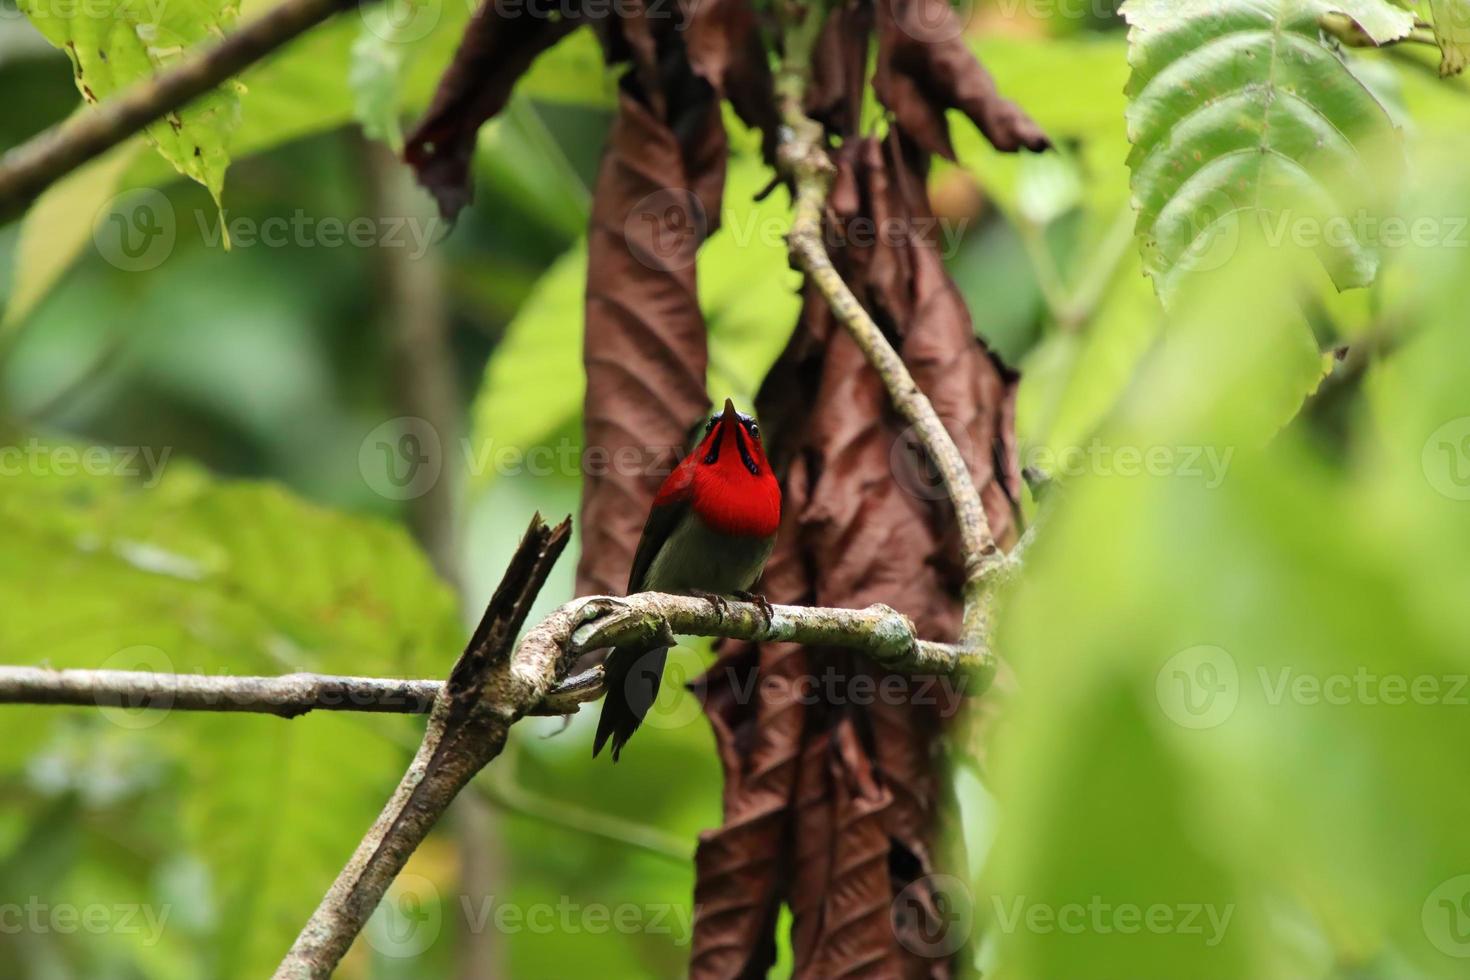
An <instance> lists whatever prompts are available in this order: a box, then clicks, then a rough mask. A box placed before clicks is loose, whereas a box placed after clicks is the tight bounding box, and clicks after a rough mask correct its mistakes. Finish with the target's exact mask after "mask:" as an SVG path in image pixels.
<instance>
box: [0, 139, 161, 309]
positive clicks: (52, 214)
mask: <svg viewBox="0 0 1470 980" xmlns="http://www.w3.org/2000/svg"><path fill="white" fill-rule="evenodd" d="M141 148H142V143H141V142H140V141H138V140H136V139H131V140H128V141H126V142H124V143H122V144H121V145H119V146H116V147H114V148H113V149H111V150H109V151H108V152H107V153H105V154H103V155H102V156H100V157H98V158H97V159H95V160H93V161H91V162H90V163H87V164H84V165H83V166H81V167H78V168H77V169H76V170H75V171H73V172H72V173H70V174H68V175H67V176H66V177H65V178H64V179H62V180H60V181H58V182H57V183H56V184H54V185H52V186H51V187H50V188H48V189H47V190H46V192H45V193H44V194H42V195H41V196H40V197H39V198H38V199H37V200H36V203H35V204H33V205H31V208H30V210H28V211H27V212H26V216H25V220H24V221H23V222H22V223H21V226H20V239H19V241H18V242H17V243H16V247H15V279H14V287H13V288H12V290H11V293H10V296H9V298H8V299H7V300H6V303H5V316H4V318H3V319H0V337H3V336H4V335H5V334H6V333H7V332H9V331H10V330H12V329H13V328H15V327H17V326H19V325H20V324H21V323H22V322H23V321H24V320H25V318H26V317H27V316H29V315H30V312H31V310H33V309H35V308H36V304H37V303H39V302H40V301H41V300H42V299H44V298H45V297H46V294H47V293H49V292H50V291H51V288H52V287H53V286H55V285H56V283H57V281H58V280H60V278H61V276H62V275H63V274H64V273H65V272H66V270H67V269H69V268H70V267H71V264H72V262H73V261H75V259H76V256H77V253H79V252H80V251H81V250H82V249H83V248H85V247H86V244H87V242H88V240H89V239H90V238H91V237H92V234H93V228H94V227H95V226H96V223H97V222H98V220H100V217H101V214H102V211H103V209H104V207H105V205H106V204H107V202H108V200H109V199H110V198H111V197H112V196H113V195H114V194H115V193H116V192H117V183H118V180H119V179H120V178H121V176H122V174H123V173H124V171H126V170H127V168H128V166H129V165H130V164H131V163H132V162H133V160H134V159H135V158H136V157H137V155H138V151H139V149H141Z"/></svg>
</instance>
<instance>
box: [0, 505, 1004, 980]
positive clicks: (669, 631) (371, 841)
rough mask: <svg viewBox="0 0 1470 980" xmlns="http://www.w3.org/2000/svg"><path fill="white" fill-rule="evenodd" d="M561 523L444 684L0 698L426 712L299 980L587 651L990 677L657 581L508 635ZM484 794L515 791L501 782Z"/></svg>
mask: <svg viewBox="0 0 1470 980" xmlns="http://www.w3.org/2000/svg"><path fill="white" fill-rule="evenodd" d="M569 533H570V525H569V522H567V523H563V524H562V525H560V526H559V527H557V528H555V529H548V528H547V527H546V526H545V525H544V524H542V523H541V522H540V518H539V517H538V518H537V519H536V520H535V521H534V522H533V523H532V526H531V529H530V530H529V531H528V532H527V534H526V538H525V539H524V540H523V541H522V542H521V546H520V548H519V549H518V550H517V552H516V556H515V558H514V559H513V560H512V562H511V565H510V567H509V568H508V569H507V571H506V574H505V578H504V579H503V580H502V581H501V584H500V587H499V588H498V589H497V590H496V593H495V595H494V596H493V597H492V598H491V600H490V604H489V606H488V607H487V609H486V611H485V616H484V618H483V619H482V620H481V623H480V626H479V627H478V628H477V629H476V630H475V634H474V636H472V637H471V638H470V642H469V644H468V645H467V646H466V648H465V651H464V653H463V654H461V655H460V658H459V660H458V661H457V662H456V663H455V665H454V669H453V670H452V671H451V673H450V677H449V680H448V681H447V682H444V683H441V682H439V681H432V680H398V679H391V678H372V677H330V676H323V675H320V674H287V675H285V676H283V677H208V676H202V675H175V674H149V673H143V672H129V671H102V670H60V671H58V670H49V669H44V668H35V667H5V668H0V703H10V704H19V703H31V704H71V705H101V706H121V707H128V708H140V709H141V708H156V709H172V708H178V709H181V710H197V711H256V712H265V713H269V714H275V715H279V716H282V717H286V718H292V717H296V716H297V715H300V714H303V713H305V712H307V711H312V710H330V711H374V712H400V713H419V714H422V713H425V712H428V713H429V723H428V726H427V728H426V730H425V733H424V738H423V741H422V743H421V744H420V745H419V749H418V752H417V754H416V755H415V757H414V760H413V762H412V763H411V764H410V766H409V768H408V771H407V772H406V773H405V774H404V776H403V778H402V780H400V782H399V785H398V788H397V790H396V791H395V792H394V794H393V797H392V798H391V799H390V800H389V801H388V804H387V805H386V806H385V807H384V809H383V812H382V813H381V814H380V815H379V817H378V819H377V821H376V822H375V823H374V824H373V826H372V828H371V829H370V830H369V831H368V833H367V835H366V836H365V837H364V838H363V840H362V842H361V843H360V844H359V845H358V848H357V851H356V853H354V855H353V856H352V859H351V860H350V861H349V862H348V864H347V866H346V867H345V868H344V869H343V871H342V873H341V874H340V875H339V876H338V878H337V881H336V883H335V884H333V885H332V888H331V890H330V891H329V892H328V893H327V895H326V897H325V898H324V899H323V900H322V902H321V905H320V906H319V907H318V908H317V911H316V913H315V914H313V916H312V918H311V920H310V921H309V922H308V923H307V924H306V926H305V927H304V928H303V929H302V931H301V934H300V936H298V937H297V940H296V943H295V944H294V945H293V946H292V948H291V951H290V953H289V954H288V955H287V957H286V959H285V960H284V961H283V962H282V963H281V966H280V968H279V969H278V970H277V972H276V977H277V978H293V980H295V978H320V977H326V976H328V975H329V974H330V973H331V971H332V969H333V968H334V967H335V966H336V964H337V962H338V961H339V960H340V959H341V957H342V956H343V954H344V953H346V951H347V949H348V947H349V946H351V944H352V940H353V938H354V937H355V936H356V935H357V933H358V932H359V931H360V930H361V929H362V927H363V925H364V924H365V923H366V921H367V919H368V916H369V915H371V914H372V911H373V909H374V908H376V907H377V904H378V902H379V901H380V900H381V899H382V897H383V894H384V893H385V892H386V890H387V888H388V886H389V885H390V884H391V883H392V881H393V879H394V877H395V876H396V875H397V874H398V872H399V871H400V870H401V869H402V867H403V865H404V863H405V862H406V861H407V860H408V857H409V855H410V854H412V853H413V851H414V849H415V848H417V847H418V846H419V844H420V843H422V841H423V839H424V837H425V836H426V835H427V834H428V832H429V830H430V829H431V828H432V827H433V826H434V824H435V823H436V822H437V821H438V819H439V817H440V816H441V815H442V814H443V812H444V810H445V809H446V808H447V807H448V806H449V804H450V802H451V801H452V800H453V799H454V797H455V795H456V794H458V792H459V791H460V790H461V789H462V788H464V786H465V785H466V784H467V783H468V782H469V781H470V780H471V779H472V778H473V777H474V776H475V774H476V773H478V772H479V771H480V770H481V769H482V768H483V767H484V766H485V765H486V764H487V763H489V762H490V761H491V760H492V759H494V758H495V757H496V756H498V755H499V754H500V752H501V750H502V749H503V748H504V746H505V741H506V737H507V735H508V733H509V730H510V726H511V725H512V724H514V723H515V722H516V721H518V720H520V719H521V718H522V717H525V716H527V715H533V714H565V713H570V712H573V711H575V710H576V709H577V707H578V706H579V705H580V704H582V703H584V702H587V701H591V700H593V699H595V698H597V697H599V696H601V694H602V692H603V673H602V669H601V668H600V667H597V668H593V669H592V670H588V671H585V672H583V673H581V674H577V675H575V676H573V677H566V676H565V675H566V671H567V669H568V667H569V666H570V664H572V663H573V662H574V661H575V659H576V658H577V657H578V656H580V655H581V654H583V653H585V652H587V651H589V650H598V649H603V648H605V647H646V646H648V645H649V641H651V640H654V639H658V640H661V641H664V642H668V643H672V642H673V635H674V634H675V633H682V634H688V635H695V636H719V637H728V638H732V639H743V640H754V641H761V642H789V643H803V644H808V645H811V646H815V647H842V648H845V649H850V650H857V651H860V652H862V653H864V654H866V655H867V656H868V657H869V658H870V659H872V660H873V661H874V662H876V663H878V664H881V665H883V666H885V667H887V668H889V669H890V670H894V671H910V672H914V673H921V674H963V675H965V676H966V677H967V679H973V681H974V683H973V684H971V685H968V686H967V688H966V693H969V694H978V693H981V692H983V691H984V689H985V688H986V686H988V684H989V682H990V679H991V678H992V677H993V676H994V672H995V661H994V658H993V656H992V655H991V653H990V651H989V650H988V648H986V647H984V646H982V645H967V646H959V645H954V644H948V643H936V642H932V641H929V640H922V639H919V638H918V637H917V636H916V635H915V633H914V626H913V623H911V622H910V621H909V619H908V617H906V616H904V615H902V614H900V613H899V612H897V611H895V610H893V609H891V608H889V607H888V606H884V605H879V604H875V605H871V606H868V607H867V608H866V609H835V608H826V607H810V606H783V605H773V606H770V607H769V615H767V612H766V610H765V609H763V608H762V607H761V606H760V605H758V604H756V603H752V602H736V601H726V602H723V603H718V604H717V603H713V602H711V601H709V600H706V599H702V598H694V597H690V596H680V595H669V594H665V593H661V592H641V593H638V594H636V595H631V596H627V597H623V598H614V597H611V596H590V597H586V598H581V599H575V600H573V601H571V602H568V603H566V604H564V605H562V606H561V607H559V608H558V609H556V610H555V611H554V612H552V613H551V615H549V616H547V617H546V618H545V619H543V620H542V621H541V622H540V623H537V624H536V625H535V626H533V627H532V628H531V629H530V630H528V631H527V632H526V633H525V636H524V637H523V638H522V639H521V641H520V642H519V643H518V644H517V643H516V642H515V637H516V635H517V633H519V632H520V629H521V627H522V625H523V624H524V621H525V618H526V612H527V610H528V609H529V608H530V604H531V602H532V600H533V599H534V598H535V596H536V593H537V592H538V591H539V590H540V588H541V585H542V583H543V582H544V581H545V577H546V574H547V572H549V571H550V568H551V565H552V563H553V562H555V560H556V557H557V556H558V555H559V554H560V552H561V550H562V549H563V548H564V547H565V545H566V541H567V537H568V535H569ZM496 789H497V791H498V793H499V794H501V795H511V796H515V793H514V792H513V791H507V790H506V789H505V787H504V785H500V786H498V787H497V788H496ZM520 802H521V803H522V804H524V802H525V800H524V799H521V801H520ZM624 836H626V834H624ZM645 836H646V835H645ZM638 846H641V847H644V848H645V849H650V850H658V851H660V852H662V853H668V852H670V850H671V846H670V845H669V844H668V843H667V841H665V840H663V839H658V840H654V839H653V838H648V839H643V837H640V838H639V844H638Z"/></svg>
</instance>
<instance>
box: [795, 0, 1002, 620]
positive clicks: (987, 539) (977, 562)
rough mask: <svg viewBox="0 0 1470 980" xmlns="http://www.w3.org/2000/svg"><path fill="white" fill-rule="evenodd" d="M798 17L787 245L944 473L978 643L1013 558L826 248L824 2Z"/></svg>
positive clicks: (938, 425)
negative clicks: (813, 90) (819, 46)
mask: <svg viewBox="0 0 1470 980" xmlns="http://www.w3.org/2000/svg"><path fill="white" fill-rule="evenodd" d="M790 9H791V11H792V13H791V16H793V17H799V18H800V20H797V21H796V22H795V23H794V24H792V25H790V27H789V28H788V30H787V45H786V57H785V59H784V61H783V64H782V67H781V70H780V72H779V74H778V76H777V95H778V98H779V100H780V103H781V119H782V123H783V137H784V138H783V140H782V142H781V145H780V146H779V148H778V151H777V164H778V166H779V167H780V168H781V170H782V172H783V173H784V174H785V176H786V177H787V179H788V180H790V181H791V184H792V186H793V187H794V189H795V192H794V196H793V200H792V221H791V231H790V232H789V233H788V234H787V238H786V240H787V245H788V247H789V249H790V252H791V257H792V260H793V261H794V262H795V264H796V266H797V267H798V268H800V269H801V270H802V271H803V272H805V273H806V276H807V282H808V283H810V284H811V285H812V286H813V287H814V288H815V289H816V290H817V292H819V293H820V294H821V295H822V297H823V298H824V299H826V301H827V304H828V305H829V306H830V307H831V308H832V314H833V316H835V317H836V318H837V320H838V321H839V322H840V323H841V324H842V325H843V326H844V327H845V328H846V329H847V332H848V333H849V334H850V335H851V336H852V338H853V339H854V340H855V341H857V344H858V346H859V347H860V348H862V351H863V354H864V355H866V357H867V359H868V362H869V363H870V364H872V365H873V368H874V369H875V370H876V371H877V372H878V375H879V377H880V378H882V380H883V385H884V387H885V388H887V389H888V394H889V397H890V399H891V400H892V401H893V407H894V409H895V410H896V411H897V412H898V414H899V415H900V416H902V417H903V419H904V420H905V421H906V422H908V423H909V424H910V425H911V426H912V427H913V430H914V433H915V435H917V437H918V439H919V441H920V442H921V443H922V444H923V446H924V450H925V452H926V453H927V454H928V456H929V458H930V460H931V461H933V463H934V466H935V468H936V469H938V471H939V474H940V477H941V478H942V479H943V480H944V486H945V490H946V491H947V492H948V495H949V499H950V503H951V504H952V506H953V507H954V512H955V521H956V523H957V524H958V526H959V531H960V543H961V547H962V549H963V551H964V556H965V572H966V585H965V622H964V628H963V637H964V640H965V641H966V643H967V644H969V645H971V646H979V645H980V644H982V643H983V640H984V637H985V633H986V631H987V629H988V621H989V618H990V617H989V605H990V591H989V590H988V588H987V580H988V579H990V578H991V577H992V576H993V574H994V573H996V572H997V571H999V570H1000V569H1001V568H1003V567H1004V566H1005V564H1006V563H1007V560H1008V559H1007V558H1006V556H1005V553H1004V552H1002V551H1001V550H1000V548H999V547H998V546H997V545H996V542H995V535H994V533H993V532H992V531H991V529H990V519H989V518H988V517H987V516H986V514H985V507H984V505H983V504H982V503H981V502H980V493H979V491H977V490H976V489H975V481H974V480H973V478H971V476H970V469H969V467H968V466H966V465H965V458H964V456H962V455H961V454H960V451H959V449H958V448H956V446H955V444H954V440H953V439H952V438H951V437H950V435H949V432H948V430H946V429H945V427H944V423H943V422H941V421H940V419H939V415H938V413H936V412H935V411H934V406H933V405H932V404H931V403H930V401H929V398H928V396H926V395H925V394H924V393H923V392H922V391H921V390H919V386H918V385H917V384H916V383H915V382H914V379H913V376H912V375H911V374H909V370H908V367H907V366H905V364H904V363H903V358H901V357H900V356H899V354H898V352H897V351H896V350H894V349H893V345H892V344H890V343H889V342H888V339H887V338H886V337H884V336H883V331H882V330H880V329H879V328H878V325H877V324H876V323H874V322H873V318H872V317H871V316H869V315H868V312H867V310H865V309H863V306H862V303H861V302H859V301H858V298H857V297H856V296H855V295H854V294H853V292H852V290H851V289H850V288H848V285H847V283H845V282H843V280H842V276H841V275H840V274H839V273H838V272H837V269H836V268H835V267H834V266H833V264H832V258H831V256H829V255H828V254H827V247H826V244H825V243H824V242H823V240H822V239H823V236H822V219H823V212H824V211H825V209H826V205H827V195H828V194H829V193H830V191H831V189H832V181H833V178H834V177H835V176H836V168H835V167H833V165H832V161H831V160H830V159H829V158H828V156H827V151H826V147H825V142H826V139H825V133H824V131H823V129H822V126H821V124H820V123H818V122H817V121H816V120H814V119H812V118H810V117H809V116H807V114H806V110H805V108H804V106H803V99H804V95H805V92H806V85H807V81H808V78H809V75H810V72H811V57H810V55H811V45H812V43H813V39H814V38H815V37H816V35H817V32H818V31H819V29H820V21H821V17H822V11H821V6H820V5H819V4H812V5H810V6H802V7H800V8H797V7H795V6H792V7H791V8H790Z"/></svg>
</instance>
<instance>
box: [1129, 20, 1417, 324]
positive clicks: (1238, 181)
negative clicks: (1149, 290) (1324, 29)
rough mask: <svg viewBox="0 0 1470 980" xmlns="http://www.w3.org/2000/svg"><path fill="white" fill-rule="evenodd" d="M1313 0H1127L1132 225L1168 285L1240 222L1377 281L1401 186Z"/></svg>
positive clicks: (1159, 281) (1394, 157) (1214, 263)
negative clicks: (1387, 217) (1386, 227)
mask: <svg viewBox="0 0 1470 980" xmlns="http://www.w3.org/2000/svg"><path fill="white" fill-rule="evenodd" d="M1329 7H1330V5H1328V4H1324V3H1320V2H1318V0H1268V2H1262V0H1226V2H1224V3H1220V2H1217V0H1186V2H1181V3H1174V4H1161V3H1153V2H1146V0H1137V2H1132V3H1128V4H1125V5H1124V7H1123V13H1124V16H1125V17H1127V19H1128V21H1129V24H1130V25H1131V27H1130V31H1129V63H1130V64H1131V65H1132V68H1133V73H1132V76H1131V77H1130V79H1129V81H1128V89H1127V91H1128V95H1129V97H1130V100H1131V101H1130V104H1129V107H1128V136H1129V139H1130V141H1131V142H1132V143H1133V149H1132V151H1131V152H1130V153H1129V156H1128V164H1129V167H1130V169H1131V170H1132V184H1131V186H1132V191H1133V203H1134V207H1135V208H1136V210H1137V211H1138V224H1137V234H1138V238H1139V244H1140V247H1141V249H1142V251H1143V257H1144V266H1145V268H1146V270H1147V271H1148V273H1149V275H1151V276H1152V277H1153V279H1154V283H1155V286H1156V288H1157V289H1158V291H1159V294H1160V296H1161V297H1164V298H1165V299H1168V298H1170V297H1171V296H1172V295H1173V294H1174V292H1175V290H1176V289H1177V287H1178V285H1179V281H1180V279H1181V277H1182V276H1183V275H1185V274H1186V273H1188V272H1189V271H1191V270H1196V271H1206V270H1209V269H1213V268H1217V267H1219V266H1220V265H1222V264H1224V263H1225V262H1227V261H1229V259H1230V258H1231V256H1232V255H1233V253H1234V251H1235V249H1236V247H1237V244H1238V242H1239V241H1240V240H1241V239H1242V238H1243V237H1263V238H1265V240H1267V241H1268V242H1272V243H1273V244H1276V245H1280V244H1282V243H1283V242H1285V243H1286V244H1287V245H1291V246H1300V247H1306V248H1311V249H1313V250H1315V251H1316V252H1317V254H1318V256H1319V258H1320V259H1321V261H1322V263H1323V264H1324V265H1325V266H1326V268H1327V270H1328V272H1329V273H1330V274H1331V276H1332V278H1333V281H1334V282H1335V283H1336V284H1337V286H1338V287H1339V288H1346V287H1349V286H1362V285H1366V284H1367V283H1368V282H1370V281H1372V279H1373V277H1374V275H1375V274H1376V272H1377V269H1378V264H1379V253H1378V249H1377V247H1376V242H1375V238H1376V230H1375V226H1374V224H1373V222H1374V220H1375V218H1376V215H1377V214H1378V213H1379V211H1380V210H1381V205H1380V202H1381V201H1383V200H1384V199H1386V198H1387V197H1389V196H1391V195H1392V193H1393V192H1394V191H1395V190H1396V178H1397V174H1398V171H1399V169H1400V156H1401V148H1400V147H1399V143H1398V133H1397V131H1396V130H1395V129H1394V127H1393V125H1392V123H1391V122H1390V120H1389V117H1388V115H1387V113H1386V112H1385V111H1384V109H1383V107H1382V106H1381V105H1380V104H1379V103H1378V102H1377V100H1376V99H1374V97H1373V96H1372V94H1370V93H1369V91H1368V90H1367V89H1366V88H1365V87H1364V86H1363V85H1362V84H1361V83H1360V82H1359V81H1358V80H1357V78H1355V77H1354V76H1353V74H1352V73H1351V72H1349V71H1348V70H1347V68H1346V67H1345V66H1344V64H1343V63H1342V61H1341V60H1340V59H1339V57H1338V55H1337V54H1335V53H1334V52H1333V51H1331V50H1330V49H1328V48H1327V47H1326V46H1325V45H1324V44H1323V43H1322V42H1321V41H1320V40H1319V32H1318V27H1317V18H1318V17H1319V15H1320V14H1321V13H1322V12H1324V11H1325V10H1327V9H1329Z"/></svg>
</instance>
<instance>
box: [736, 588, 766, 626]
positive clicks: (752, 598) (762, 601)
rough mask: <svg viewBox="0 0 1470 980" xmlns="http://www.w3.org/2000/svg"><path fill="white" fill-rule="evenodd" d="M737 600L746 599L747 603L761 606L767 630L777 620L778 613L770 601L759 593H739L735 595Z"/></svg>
mask: <svg viewBox="0 0 1470 980" xmlns="http://www.w3.org/2000/svg"><path fill="white" fill-rule="evenodd" d="M735 598H737V599H744V600H745V601H746V602H753V603H755V604H756V605H757V606H759V607H760V610H761V618H762V619H764V620H765V621H766V629H770V628H771V624H772V622H773V621H774V620H775V613H776V611H775V610H774V609H772V608H771V600H770V599H767V598H766V597H765V596H764V595H762V594H761V593H759V592H737V593H735Z"/></svg>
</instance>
